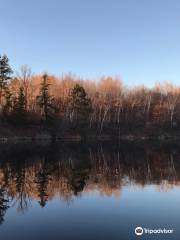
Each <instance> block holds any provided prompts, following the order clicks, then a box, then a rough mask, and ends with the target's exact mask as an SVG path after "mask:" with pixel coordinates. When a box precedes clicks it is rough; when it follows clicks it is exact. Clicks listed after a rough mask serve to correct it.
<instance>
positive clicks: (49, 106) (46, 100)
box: [37, 74, 55, 123]
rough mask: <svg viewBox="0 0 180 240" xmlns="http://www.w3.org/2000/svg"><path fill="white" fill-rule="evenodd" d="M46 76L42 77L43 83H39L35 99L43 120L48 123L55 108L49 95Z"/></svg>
mask: <svg viewBox="0 0 180 240" xmlns="http://www.w3.org/2000/svg"><path fill="white" fill-rule="evenodd" d="M49 86H50V84H49V83H48V75H47V74H44V75H43V81H42V83H41V88H40V95H39V96H38V97H37V103H38V105H39V106H40V108H41V109H42V115H43V119H44V120H45V122H46V123H48V122H49V121H50V120H52V118H53V113H54V112H55V106H54V105H53V97H52V96H51V95H50V93H49Z"/></svg>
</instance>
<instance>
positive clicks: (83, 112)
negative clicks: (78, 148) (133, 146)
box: [0, 55, 180, 139]
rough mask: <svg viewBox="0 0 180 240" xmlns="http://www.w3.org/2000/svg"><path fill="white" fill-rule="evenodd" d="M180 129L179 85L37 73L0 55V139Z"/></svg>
mask: <svg viewBox="0 0 180 240" xmlns="http://www.w3.org/2000/svg"><path fill="white" fill-rule="evenodd" d="M144 81H146V80H144ZM179 129H180V87H179V86H176V85H174V84H172V83H171V82H157V83H156V84H155V85H154V86H153V87H151V88H148V87H146V86H145V85H139V86H134V87H129V86H127V85H126V84H124V83H123V82H122V81H121V79H119V78H116V77H101V78H100V79H98V80H89V79H81V78H80V77H77V76H75V75H73V74H65V75H63V76H61V77H57V76H54V75H51V74H48V73H43V74H33V72H32V70H31V69H30V68H29V67H28V66H27V65H24V66H22V67H21V68H20V70H19V71H16V70H14V69H12V68H11V66H10V63H9V59H8V57H7V56H6V55H1V56H0V135H1V136H0V137H8V136H16V135H20V136H33V137H35V136H38V135H42V134H44V135H47V136H51V137H52V138H54V139H56V138H65V137H72V136H73V137H77V138H78V137H79V138H80V139H86V138H87V137H94V136H96V137H100V136H102V137H103V136H104V138H105V137H113V138H121V137H125V136H128V137H129V138H130V137H133V136H137V137H141V138H146V137H148V138H150V137H152V138H153V137H162V138H166V137H167V138H168V137H171V136H176V137H178V136H179V135H180V131H179Z"/></svg>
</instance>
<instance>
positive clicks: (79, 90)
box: [69, 84, 92, 139]
mask: <svg viewBox="0 0 180 240" xmlns="http://www.w3.org/2000/svg"><path fill="white" fill-rule="evenodd" d="M69 102H70V112H71V113H70V120H71V122H72V123H73V125H74V128H75V129H76V130H77V131H78V132H79V133H80V135H81V136H82V137H83V139H85V138H86V133H87V124H88V119H89V115H90V113H91V111H92V104H91V99H90V98H88V96H87V93H86V91H85V89H84V88H83V87H82V86H80V85H79V84H76V85H75V86H74V88H73V89H72V90H71V92H70V99H69Z"/></svg>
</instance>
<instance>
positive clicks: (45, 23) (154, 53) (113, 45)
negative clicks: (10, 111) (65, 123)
mask: <svg viewBox="0 0 180 240" xmlns="http://www.w3.org/2000/svg"><path fill="white" fill-rule="evenodd" d="M4 53H5V54H7V55H8V57H9V58H10V64H11V65H12V67H13V68H14V69H16V70H18V69H19V68H20V66H21V65H24V64H28V65H29V66H30V67H31V68H32V71H33V72H34V73H41V72H44V71H47V72H49V73H52V74H55V75H57V76H62V74H65V73H68V72H71V73H73V74H76V75H77V76H80V77H82V78H85V79H86V78H89V79H97V78H98V77H100V76H109V75H110V76H119V77H120V78H121V79H122V80H123V81H124V82H125V83H126V84H129V85H133V84H146V85H148V86H151V85H153V83H155V82H156V81H165V80H167V81H172V82H173V83H175V84H180V1H179V0H46V1H44V0H26V1H25V0H6V1H5V0H0V54H4Z"/></svg>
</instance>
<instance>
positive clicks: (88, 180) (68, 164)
mask: <svg viewBox="0 0 180 240" xmlns="http://www.w3.org/2000/svg"><path fill="white" fill-rule="evenodd" d="M109 145H112V147H111V146H109ZM179 160H180V152H179V148H178V147H176V146H173V148H172V147H171V146H169V145H168V146H162V147H161V146H158V147H157V146H156V147H154V146H151V145H150V146H144V147H142V146H139V145H129V144H125V145H123V144H122V145H120V146H114V145H113V144H98V145H93V144H92V145H88V146H87V145H82V144H71V145H70V144H65V145H62V144H56V145H49V146H46V145H45V146H43V145H37V144H36V145H32V146H29V144H26V145H23V146H22V145H19V144H17V145H13V146H7V145H4V146H2V147H1V150H0V224H1V223H2V222H3V221H4V219H5V213H6V211H7V209H8V208H9V207H15V208H17V210H18V211H19V212H25V211H27V210H28V209H29V208H30V207H31V201H32V200H35V201H37V202H38V203H39V205H40V206H41V207H42V208H43V207H45V206H46V204H47V203H48V201H50V200H52V199H53V198H55V197H59V198H60V199H61V200H63V201H65V202H67V203H68V204H69V203H71V202H72V201H73V199H74V198H76V197H80V196H81V193H82V192H83V191H84V192H88V191H92V190H93V191H96V192H98V194H100V195H106V196H112V195H113V196H115V197H116V196H117V197H120V195H121V191H122V186H125V185H131V186H132V187H133V186H140V187H144V186H145V185H150V184H154V185H155V186H156V190H157V191H169V190H170V189H172V188H173V187H174V186H176V185H177V186H178V185H179V183H180V161H179Z"/></svg>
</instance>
